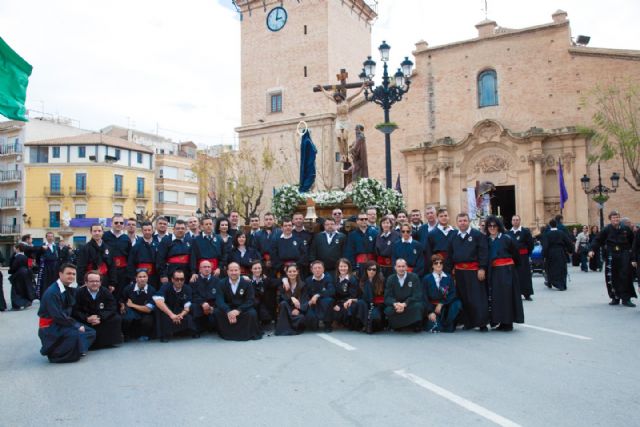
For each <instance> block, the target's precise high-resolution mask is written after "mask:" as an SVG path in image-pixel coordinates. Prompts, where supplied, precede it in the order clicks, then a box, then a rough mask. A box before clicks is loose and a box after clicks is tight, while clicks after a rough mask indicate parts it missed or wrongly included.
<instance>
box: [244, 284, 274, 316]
mask: <svg viewBox="0 0 640 427" xmlns="http://www.w3.org/2000/svg"><path fill="white" fill-rule="evenodd" d="M250 277H251V285H252V286H253V290H254V294H255V303H254V307H255V308H256V312H257V313H258V319H259V320H260V321H261V322H262V323H269V322H271V321H272V320H276V285H275V279H271V278H269V277H268V276H267V275H262V277H260V278H258V279H256V278H255V277H253V275H251V276H250Z"/></svg>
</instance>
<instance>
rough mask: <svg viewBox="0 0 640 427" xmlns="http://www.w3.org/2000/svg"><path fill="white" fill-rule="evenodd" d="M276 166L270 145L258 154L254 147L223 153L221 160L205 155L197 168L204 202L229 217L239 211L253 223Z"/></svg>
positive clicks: (195, 168) (200, 158)
mask: <svg viewBox="0 0 640 427" xmlns="http://www.w3.org/2000/svg"><path fill="white" fill-rule="evenodd" d="M274 165H275V157H274V156H273V154H272V153H271V149H270V147H269V145H265V146H264V148H263V150H262V152H261V153H258V155H257V156H256V153H255V152H254V151H252V150H251V149H250V148H246V147H245V148H242V149H240V150H238V151H230V152H225V153H222V154H221V155H220V156H219V157H210V156H206V155H201V156H200V157H199V158H198V162H197V165H196V166H195V167H194V170H195V171H196V173H197V175H198V179H199V183H200V194H201V196H205V197H203V198H202V199H201V200H208V201H209V203H208V204H209V205H210V206H211V207H212V208H215V209H217V211H218V212H219V213H220V214H222V215H224V216H228V215H229V213H230V212H231V211H232V210H237V211H238V212H239V213H240V216H241V217H243V218H244V219H245V221H246V222H248V221H249V217H251V215H255V214H257V213H258V209H259V208H260V205H261V203H262V197H263V195H264V189H265V183H266V182H267V180H268V179H269V175H270V173H271V171H272V170H273V167H274Z"/></svg>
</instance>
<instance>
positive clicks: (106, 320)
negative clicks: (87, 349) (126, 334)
mask: <svg viewBox="0 0 640 427" xmlns="http://www.w3.org/2000/svg"><path fill="white" fill-rule="evenodd" d="M84 283H85V285H84V286H83V287H81V288H79V289H77V290H76V303H75V304H74V306H73V317H75V318H76V319H77V320H78V321H79V322H81V323H83V324H84V325H85V326H89V327H91V328H93V329H95V331H96V340H95V341H94V343H93V345H92V346H91V350H95V349H98V348H104V347H113V346H118V345H120V344H122V318H121V317H120V314H118V304H117V303H116V299H115V298H114V296H113V294H112V293H111V292H109V290H108V289H107V288H105V287H103V286H101V284H100V273H99V272H98V271H89V272H87V274H86V275H85V278H84Z"/></svg>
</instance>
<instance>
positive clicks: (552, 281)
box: [541, 219, 574, 291]
mask: <svg viewBox="0 0 640 427" xmlns="http://www.w3.org/2000/svg"><path fill="white" fill-rule="evenodd" d="M541 240H542V256H543V257H544V259H545V263H546V265H547V283H548V285H547V286H549V287H551V286H553V287H555V288H556V289H558V290H560V291H566V290H567V263H566V262H565V260H566V259H567V254H573V252H574V250H573V248H574V244H573V242H572V241H571V239H570V238H569V236H567V233H565V232H564V231H561V230H558V228H557V223H556V220H555V219H552V220H551V221H549V229H548V231H547V232H546V233H544V234H543V235H542V239H541Z"/></svg>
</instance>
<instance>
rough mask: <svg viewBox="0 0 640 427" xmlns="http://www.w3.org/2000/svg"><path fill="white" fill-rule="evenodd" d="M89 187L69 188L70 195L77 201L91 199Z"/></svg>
mask: <svg viewBox="0 0 640 427" xmlns="http://www.w3.org/2000/svg"><path fill="white" fill-rule="evenodd" d="M89 194H90V193H89V187H85V188H78V187H69V195H70V196H71V197H73V198H76V199H88V198H89Z"/></svg>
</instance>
